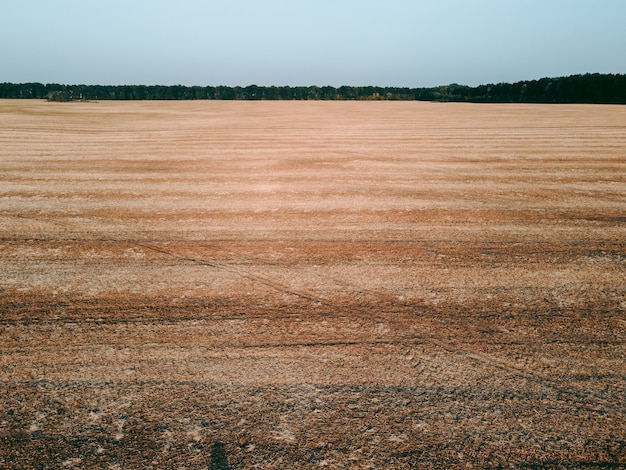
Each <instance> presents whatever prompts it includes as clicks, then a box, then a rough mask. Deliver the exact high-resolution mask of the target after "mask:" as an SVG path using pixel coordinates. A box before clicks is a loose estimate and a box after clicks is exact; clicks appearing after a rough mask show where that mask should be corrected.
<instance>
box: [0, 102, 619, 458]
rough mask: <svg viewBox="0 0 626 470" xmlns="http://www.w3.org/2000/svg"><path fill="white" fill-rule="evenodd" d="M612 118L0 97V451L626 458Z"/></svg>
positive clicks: (596, 112) (575, 111)
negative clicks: (31, 99) (52, 100)
mask: <svg viewBox="0 0 626 470" xmlns="http://www.w3.org/2000/svg"><path fill="white" fill-rule="evenodd" d="M625 331H626V107H618V106H576V105H512V104H511V105H509V104H500V105H472V104H435V103H414V102H215V101H202V102H92V103H47V102H42V101H30V100H29V101H11V100H4V101H0V467H1V468H9V469H14V468H15V469H17V468H111V469H114V468H119V469H122V468H213V469H225V468H230V469H233V470H234V469H252V468H259V469H261V468H263V469H266V468H281V469H282V468H318V467H326V468H355V469H365V468H381V469H382V468H385V469H389V468H398V469H399V468H430V467H432V468H489V467H490V468H496V467H499V466H503V467H508V466H512V467H515V468H580V467H586V468H589V467H592V468H618V467H624V466H626V344H625V341H626V334H625Z"/></svg>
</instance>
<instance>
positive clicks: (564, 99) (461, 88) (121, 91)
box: [0, 73, 626, 104]
mask: <svg viewBox="0 0 626 470" xmlns="http://www.w3.org/2000/svg"><path fill="white" fill-rule="evenodd" d="M0 98H31V99H47V100H50V101H80V100H403V101H454V102H473V103H613V104H626V75H620V74H617V75H614V74H597V73H596V74H585V75H571V76H568V77H558V78H542V79H540V80H530V81H522V82H516V83H497V84H490V85H481V86H477V87H470V86H465V85H458V84H451V85H445V86H437V87H432V88H397V87H376V86H341V87H339V88H335V87H332V86H323V87H319V86H295V87H291V86H257V85H250V86H246V87H240V86H235V87H229V86H206V87H202V86H182V85H174V86H161V85H114V86H108V85H60V84H56V83H49V84H46V85H44V84H42V83H17V84H16V83H0Z"/></svg>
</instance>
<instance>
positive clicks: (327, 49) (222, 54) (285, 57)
mask: <svg viewBox="0 0 626 470" xmlns="http://www.w3.org/2000/svg"><path fill="white" fill-rule="evenodd" d="M625 19H626V0H219V1H217V0H215V1H214V0H99V1H93V0H2V3H1V5H0V44H2V47H1V48H0V82H13V83H25V82H41V83H63V84H101V85H125V84H126V85H129V84H135V85H139V84H141V85H176V84H181V85H188V86H191V85H199V86H208V85H212V86H217V85H227V86H247V85H252V84H255V85H264V86H271V85H276V86H285V85H289V86H299V85H301V86H310V85H318V86H326V85H331V86H336V87H338V86H341V85H353V86H365V85H375V86H399V87H431V86H437V85H447V84H450V83H460V84H464V85H470V86H477V85H480V84H487V83H499V82H516V81H521V80H533V79H539V78H543V77H559V76H566V75H572V74H578V73H596V72H597V73H626V28H624V21H625Z"/></svg>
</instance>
